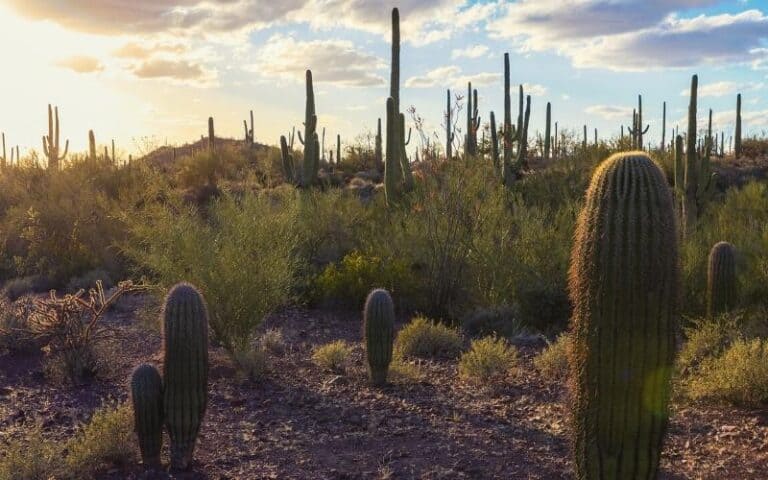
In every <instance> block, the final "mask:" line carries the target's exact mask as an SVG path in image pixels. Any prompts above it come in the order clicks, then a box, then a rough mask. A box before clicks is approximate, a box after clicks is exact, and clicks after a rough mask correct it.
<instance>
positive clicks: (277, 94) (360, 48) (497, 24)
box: [0, 0, 768, 154]
mask: <svg viewBox="0 0 768 480" xmlns="http://www.w3.org/2000/svg"><path fill="white" fill-rule="evenodd" d="M393 6H397V7H399V8H400V16H401V21H402V27H401V28H402V41H403V45H402V54H401V55H402V67H401V79H402V93H401V108H402V110H403V111H405V110H406V109H407V108H408V107H410V106H413V107H414V108H415V110H416V112H417V113H418V114H419V115H420V116H421V117H423V118H424V120H425V122H424V126H425V131H426V133H428V134H431V133H432V132H437V134H438V135H439V136H440V138H441V139H442V138H444V134H443V133H442V132H443V127H442V126H441V125H442V123H443V112H444V109H445V90H446V89H449V88H450V89H452V91H453V92H454V93H458V94H460V95H464V94H465V93H466V88H467V82H468V81H472V83H473V86H474V87H475V88H477V89H478V92H479V111H480V116H481V119H482V121H483V122H486V121H487V120H488V118H489V111H491V110H493V111H495V112H496V115H497V118H499V117H502V116H503V113H502V111H503V79H502V75H503V55H504V53H505V52H509V54H510V58H511V72H512V74H511V75H512V83H513V85H517V84H518V83H523V84H524V85H525V87H526V92H527V93H529V94H530V95H531V96H532V113H531V127H530V130H531V132H532V133H531V135H532V136H533V135H534V133H533V132H535V131H536V130H543V128H544V116H545V107H546V103H547V102H551V104H552V112H553V121H557V122H558V123H559V126H560V128H561V129H562V128H563V127H565V128H570V129H578V131H579V132H580V131H581V129H582V126H583V125H585V124H586V125H587V126H588V128H589V130H590V138H591V136H592V135H593V133H592V132H593V129H594V128H597V129H598V131H599V135H600V137H601V138H604V137H610V136H614V135H618V133H619V130H620V127H621V125H622V124H623V125H628V124H631V117H632V108H633V107H634V106H635V105H636V103H637V95H638V94H642V95H643V107H644V111H643V114H644V120H645V121H646V122H647V123H648V124H650V130H649V134H648V135H649V139H650V141H652V142H658V141H659V140H660V135H661V109H662V102H663V101H666V102H667V116H668V117H667V125H668V127H673V126H675V125H680V127H681V129H682V128H684V126H685V120H684V119H685V117H686V111H687V104H688V89H689V86H690V78H691V75H692V74H694V73H697V74H698V75H699V97H700V98H699V112H700V119H701V127H704V123H705V116H706V113H707V110H708V109H709V108H712V109H713V110H714V123H715V129H716V130H717V131H721V130H722V131H725V132H726V137H728V136H729V135H731V134H732V132H733V126H734V123H735V110H736V94H737V93H738V92H741V93H742V95H743V119H744V124H745V131H746V133H747V134H753V133H754V134H760V133H762V132H764V131H768V0H733V1H717V0H518V1H510V0H401V1H400V2H399V3H397V4H394V3H393V4H389V3H386V2H382V1H381V0H280V1H277V0H80V1H74V0H0V61H2V62H3V64H4V67H5V68H4V75H3V76H2V83H1V84H0V131H2V132H4V133H5V136H6V142H7V144H8V146H9V148H10V146H15V145H19V146H20V148H21V151H22V154H24V153H25V152H28V151H29V149H36V150H37V151H40V149H41V137H42V135H44V134H45V133H47V105H48V104H49V103H53V104H54V105H58V107H59V111H60V117H61V135H62V144H63V140H64V139H69V140H70V149H71V150H74V151H82V150H85V149H86V147H87V140H88V130H89V129H93V130H94V131H95V134H96V140H97V143H98V144H99V145H102V144H106V143H107V142H109V141H110V140H111V139H115V141H116V143H117V146H118V151H119V152H121V153H122V154H127V153H134V154H135V153H141V152H142V151H144V150H146V149H148V148H151V147H153V146H159V145H164V144H181V143H184V142H186V141H191V140H195V139H197V138H199V137H200V135H201V134H203V133H206V131H207V118H208V117H209V116H213V117H214V118H215V120H216V133H217V135H219V136H231V137H236V138H242V136H243V126H242V121H243V119H245V118H246V117H247V116H248V111H249V110H251V109H252V110H254V115H255V128H254V130H255V137H256V141H257V142H260V143H266V144H273V145H274V144H277V143H278V140H279V136H280V135H281V134H285V133H286V132H288V131H289V130H290V129H291V127H292V126H296V127H300V126H301V124H302V121H303V117H304V71H305V70H306V69H307V68H309V69H311V70H312V71H313V76H314V80H315V93H316V97H317V98H316V101H317V112H318V122H319V127H320V128H322V127H325V128H326V131H327V135H328V140H327V141H328V143H329V144H330V143H331V140H330V139H331V138H334V137H335V136H336V134H337V133H338V134H340V135H341V136H342V143H343V144H347V143H349V142H351V141H352V140H353V139H354V138H355V136H357V135H359V134H364V133H366V132H370V131H373V130H374V129H375V127H376V119H377V118H379V117H381V118H383V117H384V115H385V102H386V97H387V96H388V92H389V58H390V54H389V52H390V10H391V8H392V7H393ZM514 91H515V90H514V89H513V92H514ZM513 116H516V112H515V113H513ZM667 139H669V136H667ZM417 141H418V140H417ZM413 145H415V144H412V145H411V146H413ZM327 148H330V146H327Z"/></svg>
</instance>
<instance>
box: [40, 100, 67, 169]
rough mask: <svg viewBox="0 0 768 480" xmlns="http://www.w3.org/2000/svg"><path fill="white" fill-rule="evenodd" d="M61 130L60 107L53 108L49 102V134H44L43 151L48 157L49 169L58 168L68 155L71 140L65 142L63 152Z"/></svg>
mask: <svg viewBox="0 0 768 480" xmlns="http://www.w3.org/2000/svg"><path fill="white" fill-rule="evenodd" d="M60 140H61V138H60V132H59V107H55V108H51V105H50V104H48V135H45V136H43V153H44V154H45V156H46V158H47V159H48V169H50V170H58V169H59V168H61V162H63V161H64V159H65V158H66V157H67V152H68V151H69V140H67V141H66V142H65V144H64V152H63V153H62V152H61V149H60V147H61V143H60Z"/></svg>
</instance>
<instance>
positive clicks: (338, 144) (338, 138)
mask: <svg viewBox="0 0 768 480" xmlns="http://www.w3.org/2000/svg"><path fill="white" fill-rule="evenodd" d="M336 163H337V164H341V135H338V134H337V135H336Z"/></svg>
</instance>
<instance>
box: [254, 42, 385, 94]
mask: <svg viewBox="0 0 768 480" xmlns="http://www.w3.org/2000/svg"><path fill="white" fill-rule="evenodd" d="M386 68H387V64H386V63H385V62H384V61H383V60H382V59H381V58H379V57H376V56H374V55H372V54H369V53H366V52H364V51H362V50H359V49H358V48H357V47H356V46H355V45H354V44H353V43H352V42H349V41H346V40H311V41H306V42H302V41H297V40H294V39H293V38H291V37H288V36H285V35H282V34H276V35H273V36H272V37H271V38H270V39H269V40H268V41H267V43H266V44H264V45H263V46H262V47H261V49H260V50H259V51H258V52H257V54H256V59H255V62H254V63H253V64H251V65H249V66H248V67H247V70H249V71H252V72H256V73H258V74H260V75H263V76H266V77H273V78H283V79H287V80H293V81H298V82H303V81H304V77H305V72H306V70H307V69H309V70H312V74H313V80H314V82H315V83H332V84H336V85H345V86H354V87H367V86H377V85H384V84H385V79H384V77H383V76H382V74H381V71H382V70H384V69H386Z"/></svg>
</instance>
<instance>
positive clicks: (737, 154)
mask: <svg viewBox="0 0 768 480" xmlns="http://www.w3.org/2000/svg"><path fill="white" fill-rule="evenodd" d="M735 137H736V140H735V143H734V145H735V150H734V152H733V154H734V156H735V157H736V158H740V157H741V94H738V95H736V134H735Z"/></svg>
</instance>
